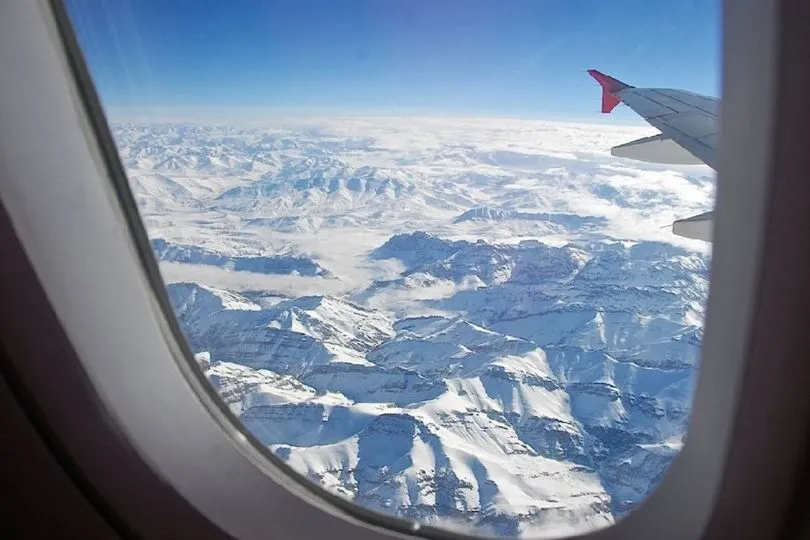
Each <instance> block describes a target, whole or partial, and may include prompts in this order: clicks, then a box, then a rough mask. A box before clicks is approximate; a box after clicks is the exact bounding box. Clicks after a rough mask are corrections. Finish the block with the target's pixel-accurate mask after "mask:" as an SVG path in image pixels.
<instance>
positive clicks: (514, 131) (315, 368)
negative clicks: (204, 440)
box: [114, 118, 714, 536]
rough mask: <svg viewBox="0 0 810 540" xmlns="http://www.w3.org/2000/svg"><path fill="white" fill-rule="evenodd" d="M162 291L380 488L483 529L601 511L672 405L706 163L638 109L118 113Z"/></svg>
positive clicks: (275, 401) (645, 463) (693, 310)
mask: <svg viewBox="0 0 810 540" xmlns="http://www.w3.org/2000/svg"><path fill="white" fill-rule="evenodd" d="M114 134H115V136H116V139H117V141H118V144H119V148H120V153H121V156H122V159H123V162H124V163H125V164H126V166H127V167H128V169H129V176H130V185H131V187H132V190H133V192H134V194H135V197H136V200H137V202H138V205H139V208H140V210H141V213H142V216H143V219H144V223H145V224H146V226H147V229H148V232H149V235H150V238H151V239H152V247H153V250H154V252H155V255H156V258H157V259H158V260H159V261H160V269H161V273H162V275H163V278H164V280H165V281H166V283H167V287H168V292H169V297H170V299H171V301H172V305H173V306H174V309H175V312H176V314H177V317H178V319H179V321H180V323H181V327H182V329H183V331H184V333H185V335H186V338H187V340H188V341H189V344H190V346H191V348H192V350H193V351H194V352H195V353H197V354H196V355H195V358H196V360H197V362H198V363H199V365H200V366H201V368H202V369H203V370H204V371H205V373H206V376H207V377H208V380H209V381H210V382H211V384H212V385H213V386H214V388H215V389H216V390H217V391H218V392H219V394H220V395H221V396H222V398H223V400H224V401H225V403H226V404H227V405H228V407H229V408H230V409H231V411H232V412H233V413H234V414H235V415H237V416H238V417H239V418H240V420H241V421H242V422H243V423H244V424H245V425H246V426H247V427H248V429H250V430H251V432H253V433H254V434H255V435H256V436H257V438H258V439H259V440H260V441H261V442H262V443H264V444H266V445H268V447H269V448H270V449H271V450H272V451H273V452H274V453H275V454H276V455H277V456H278V457H280V458H281V459H283V460H285V461H286V462H287V463H288V464H290V465H291V466H292V467H293V469H295V470H296V471H298V472H300V473H301V474H303V475H305V476H306V477H307V478H309V479H310V480H312V481H313V482H315V483H317V484H319V485H321V486H322V487H324V488H325V489H328V490H330V491H332V492H334V493H337V494H339V495H341V496H343V497H346V498H348V499H350V500H352V501H355V502H357V503H358V504H361V505H365V506H368V507H370V508H372V509H374V510H377V511H380V512H384V513H388V514H392V515H396V516H400V517H404V518H407V519H409V520H418V521H420V522H423V523H431V524H434V525H441V526H444V527H448V528H451V529H454V530H460V531H467V532H469V531H470V530H471V529H473V530H475V532H477V533H479V534H493V535H500V536H538V535H540V536H553V535H561V534H574V533H577V532H583V531H585V530H590V529H593V528H597V527H603V526H607V525H609V524H611V523H613V521H614V520H615V519H616V518H618V517H621V516H623V515H625V514H626V513H627V512H629V511H632V509H633V508H635V507H636V506H637V505H638V504H639V503H640V502H641V501H643V500H644V498H645V497H646V496H647V495H649V493H650V492H651V490H653V489H654V488H655V486H656V485H657V484H658V482H659V481H660V479H661V478H662V476H663V474H664V473H665V472H666V470H667V468H668V466H669V464H670V463H671V461H672V459H673V458H674V456H675V455H677V452H678V451H679V449H680V447H681V445H682V442H683V440H684V437H685V435H686V429H687V425H688V419H689V413H690V410H691V397H692V392H693V389H694V384H695V376H696V370H697V366H698V365H699V352H700V345H701V342H702V335H703V330H702V325H703V313H704V303H705V299H706V296H707V293H708V285H709V283H708V275H709V264H710V254H709V248H708V246H707V245H706V244H703V243H700V242H697V241H693V240H688V239H682V238H678V237H674V236H673V235H672V234H671V232H669V230H667V229H666V228H662V227H664V226H668V225H669V224H670V223H671V222H672V221H673V220H674V219H678V218H683V217H687V216H690V215H694V214H698V213H701V212H703V211H706V210H708V209H709V208H710V207H711V206H712V197H713V190H714V184H713V178H712V174H711V171H710V170H709V169H708V168H706V167H702V166H701V167H697V166H688V167H687V166H684V167H673V166H661V165H653V164H645V163H636V162H631V161H627V160H623V159H620V158H615V157H613V156H610V154H609V148H610V147H611V146H614V145H616V144H620V143H623V142H627V141H629V140H633V139H637V138H639V137H642V136H644V135H648V134H649V130H647V129H646V128H635V127H632V128H628V127H621V126H606V125H601V126H589V125H583V124H564V123H548V122H527V121H519V120H514V119H465V118H452V119H451V118H322V119H318V118H309V119H306V120H301V119H278V120H275V121H273V122H272V123H267V124H265V125H260V124H258V123H257V124H254V125H250V126H247V125H245V126H235V125H234V126H227V125H219V126H205V125H194V124H172V123H142V124H138V123H129V124H119V125H116V126H115V127H114Z"/></svg>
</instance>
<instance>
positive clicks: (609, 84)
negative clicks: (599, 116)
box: [588, 69, 633, 113]
mask: <svg viewBox="0 0 810 540" xmlns="http://www.w3.org/2000/svg"><path fill="white" fill-rule="evenodd" d="M588 74H589V75H590V76H591V77H593V78H594V79H596V82H598V83H599V86H601V87H602V112H603V113H609V112H610V111H612V110H613V109H615V108H616V105H618V104H619V103H620V102H621V100H620V99H619V98H617V97H616V96H615V94H616V93H617V92H621V91H622V90H625V89H627V88H633V87H632V86H630V85H629V84H625V83H623V82H622V81H620V80H618V79H614V78H613V77H611V76H610V75H605V74H604V73H602V72H601V71H597V70H595V69H589V70H588Z"/></svg>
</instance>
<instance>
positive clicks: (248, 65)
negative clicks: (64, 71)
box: [67, 0, 720, 120]
mask: <svg viewBox="0 0 810 540" xmlns="http://www.w3.org/2000/svg"><path fill="white" fill-rule="evenodd" d="M67 3H68V8H69V11H70V14H71V17H72V20H73V23H74V26H75V27H76V31H77V34H78V36H79V41H80V42H81V44H82V46H83V49H84V51H85V55H86V57H87V61H88V63H89V65H90V69H91V72H92V74H93V76H94V79H95V82H96V85H97V87H98V89H99V93H100V95H101V97H102V101H103V102H104V104H105V106H106V107H107V108H108V109H109V110H112V111H116V110H128V109H135V110H142V111H147V110H161V111H174V110H177V111H197V112H204V111H206V110H220V111H227V110H234V111H236V110H257V111H258V110H277V111H287V112H300V113H303V114H305V113H307V112H319V113H320V112H323V111H331V112H335V113H337V114H355V113H357V114H363V113H381V114H402V113H420V114H436V115H442V114H453V115H487V116H497V115H506V116H519V117H527V118H568V119H583V120H584V119H594V118H598V116H599V115H598V109H599V91H598V87H597V86H596V83H595V82H594V81H592V80H591V79H590V78H589V77H588V76H587V74H586V73H585V70H586V69H588V68H597V69H600V70H602V71H605V72H607V73H610V74H612V75H614V76H615V77H617V78H619V79H622V80H624V81H626V82H628V83H630V84H634V85H636V86H658V87H674V88H686V89H689V90H693V91H695V92H699V93H704V94H711V95H717V94H718V91H719V68H720V5H719V4H720V3H719V0H668V1H655V0H606V1H602V0H525V1H517V0H487V1H484V0H331V1H326V0H322V1H315V0H288V1H287V0H285V1H280V0H275V1H257V0H237V1H233V2H231V1H225V0H184V1H177V0H160V1H156V0H131V1H126V0H68V2H67ZM619 115H620V116H626V115H627V113H626V112H620V113H619ZM627 117H628V118H630V116H629V115H627Z"/></svg>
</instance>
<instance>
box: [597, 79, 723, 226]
mask: <svg viewBox="0 0 810 540" xmlns="http://www.w3.org/2000/svg"><path fill="white" fill-rule="evenodd" d="M588 73H589V74H590V75H591V77H593V78H594V79H596V81H597V82H598V83H599V85H600V86H601V87H602V112H603V113H609V112H611V111H612V110H613V109H614V108H615V107H616V106H617V105H618V104H619V103H624V104H625V105H627V106H628V107H630V108H631V109H633V110H634V111H635V112H636V113H638V114H639V115H640V116H641V117H642V118H644V120H646V121H647V123H649V124H650V125H652V126H653V127H656V128H658V130H659V131H661V133H660V134H658V135H654V136H652V137H645V138H643V139H639V140H637V141H632V142H629V143H626V144H622V145H619V146H616V147H614V148H612V149H611V151H610V153H611V154H612V155H614V156H617V157H626V158H631V159H637V160H640V161H648V162H652V163H669V164H675V165H690V164H699V163H705V164H706V165H708V166H709V167H711V168H713V169H715V170H716V167H715V163H716V162H715V158H716V148H717V131H718V122H717V115H718V112H719V109H720V100H719V99H717V98H713V97H708V96H702V95H700V94H695V93H693V92H687V91H685V90H673V89H669V88H636V87H634V86H630V85H629V84H625V83H623V82H621V81H619V80H617V79H614V78H613V77H611V76H610V75H605V74H604V73H601V72H599V71H597V70H595V69H589V70H588ZM672 232H673V233H674V234H677V235H679V236H684V237H687V238H697V239H699V240H705V241H707V242H708V241H711V235H712V212H707V213H705V214H700V215H698V216H693V217H690V218H686V219H681V220H678V221H676V222H675V223H673V224H672Z"/></svg>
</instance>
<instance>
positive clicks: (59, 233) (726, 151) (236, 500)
mask: <svg viewBox="0 0 810 540" xmlns="http://www.w3.org/2000/svg"><path fill="white" fill-rule="evenodd" d="M791 6H793V7H791ZM791 9H794V10H801V9H804V8H802V7H801V0H782V1H778V0H726V1H725V2H724V16H723V24H724V32H723V35H724V37H723V57H724V60H725V61H724V65H723V102H722V106H721V122H722V133H721V137H720V142H719V154H718V155H719V164H720V165H719V174H718V181H717V206H716V213H715V219H716V221H715V230H714V234H715V238H716V241H715V243H714V254H713V260H712V269H711V278H712V280H711V290H710V294H709V305H708V313H707V318H706V332H705V339H704V344H703V350H702V358H703V360H702V362H701V369H700V374H699V377H698V384H697V389H696V393H695V401H694V407H693V414H692V420H691V422H690V426H689V434H688V437H687V441H686V443H685V445H684V447H683V450H682V451H681V453H680V455H679V456H678V458H676V460H675V461H674V463H673V465H672V467H671V469H670V471H669V472H668V474H667V475H666V476H665V478H664V479H663V481H662V482H661V485H660V486H659V487H658V488H657V489H656V490H655V491H654V492H653V493H652V495H651V496H650V497H649V499H648V500H647V501H645V502H644V503H643V504H642V505H641V506H640V507H639V508H638V509H637V510H636V511H634V512H632V513H631V514H630V515H629V516H628V517H626V518H625V519H623V520H620V521H619V522H618V523H617V524H616V525H614V526H612V527H609V528H606V529H602V530H598V531H594V532H591V533H587V534H584V535H582V536H581V538H592V539H596V540H613V539H619V538H623V539H626V538H652V537H655V538H662V539H668V538H673V539H675V538H677V539H697V538H700V537H703V536H704V534H706V532H707V531H713V530H714V531H717V532H718V534H720V533H722V532H724V531H726V532H728V531H730V530H734V529H735V528H736V527H740V526H741V524H744V523H750V522H751V520H753V519H756V518H757V517H760V518H763V519H765V521H768V518H767V516H766V515H765V514H763V512H764V511H765V510H767V509H768V508H771V509H773V505H774V504H778V503H779V502H780V501H781V500H782V499H779V497H778V496H777V495H774V496H773V498H772V500H771V501H765V502H763V501H762V500H761V497H762V493H774V494H775V493H776V490H777V489H778V488H780V487H781V488H786V491H789V489H788V488H790V487H791V486H792V484H791V483H790V482H791V481H793V482H795V481H796V480H791V477H790V475H789V474H786V473H782V474H776V475H771V476H773V478H770V479H767V478H764V475H763V474H759V475H757V474H751V471H750V469H749V470H748V474H742V472H743V471H745V469H744V467H743V466H748V467H750V466H751V464H752V463H753V464H756V463H759V462H761V460H762V459H764V457H765V456H772V457H773V456H782V458H783V459H784V463H782V464H781V465H779V466H777V468H779V467H785V468H788V467H789V466H791V465H795V464H796V462H797V460H798V459H799V456H800V455H801V454H800V451H801V450H802V449H803V448H804V442H805V441H804V438H803V437H804V435H805V434H804V432H803V431H802V430H796V433H789V432H782V431H780V432H778V433H775V434H773V436H772V437H771V438H770V439H767V440H760V441H759V443H758V445H751V444H745V443H744V442H742V443H737V444H735V445H732V441H733V440H734V437H738V436H740V435H739V434H740V433H746V429H747V430H748V431H749V432H752V433H760V434H762V433H763V429H765V428H766V427H767V426H763V424H762V422H763V421H766V420H767V418H763V417H761V415H755V416H756V418H755V420H756V422H757V423H756V424H752V423H751V419H750V418H747V417H745V416H743V415H742V413H743V412H744V411H745V412H746V413H750V410H749V409H750V404H751V403H753V402H756V401H757V399H762V397H763V396H762V394H761V388H760V387H761V383H762V379H761V377H765V378H766V379H767V378H768V377H771V379H769V380H767V381H766V382H767V383H768V385H767V390H768V392H769V393H768V394H767V396H765V397H766V398H767V399H768V400H769V410H768V412H769V413H772V414H776V415H777V416H778V418H780V419H781V418H784V417H786V416H785V415H795V418H797V419H800V420H802V419H803V420H807V419H810V408H809V407H808V406H807V405H803V406H802V404H801V403H800V402H799V401H797V398H800V397H803V396H802V388H800V387H799V385H800V384H802V385H803V384H805V383H806V382H807V381H808V377H807V371H808V369H807V368H804V369H803V370H802V369H801V368H800V369H799V373H797V372H796V371H793V372H787V373H785V369H781V370H780V369H776V370H770V371H768V370H765V369H764V367H763V366H767V364H768V362H770V361H771V360H769V358H768V357H767V356H768V355H767V353H766V352H764V351H762V350H758V349H757V348H756V347H755V346H754V345H756V342H755V339H757V337H758V336H759V337H761V336H760V333H759V332H760V330H759V328H760V327H759V326H757V325H762V324H773V322H774V320H775V319H770V320H762V317H761V316H758V313H761V312H760V309H761V307H762V306H763V305H764V304H767V302H768V297H767V296H763V294H764V291H765V289H764V284H766V283H768V279H773V277H772V275H773V274H767V273H766V272H764V271H763V270H764V269H767V265H765V266H763V263H762V260H761V255H762V253H764V252H765V251H764V249H765V245H764V242H763V239H764V238H765V237H766V236H767V237H768V239H769V240H770V241H774V240H775V239H774V238H773V237H772V231H773V230H774V227H776V230H777V231H780V229H779V228H778V227H777V225H779V223H780V222H779V221H778V219H777V218H776V217H775V216H777V217H778V218H780V219H783V220H784V219H789V218H791V217H793V218H794V222H795V219H800V218H796V216H793V215H792V214H782V215H780V213H781V212H782V207H781V206H780V207H778V208H780V212H774V211H773V205H774V204H775V203H776V201H777V199H776V198H775V196H774V195H773V189H774V188H775V187H776V186H779V185H781V186H782V188H783V195H782V196H783V197H784V190H785V189H787V188H785V187H784V186H785V183H786V182H787V180H786V178H791V176H790V174H789V173H790V171H788V173H785V171H782V173H781V175H780V176H776V171H777V169H774V167H775V165H774V161H773V160H774V155H775V154H774V152H775V150H776V149H775V148H774V146H773V143H774V142H775V141H779V142H784V135H779V134H780V131H779V129H780V128H781V126H783V125H784V124H785V122H786V121H787V116H789V115H788V114H787V113H786V112H785V110H784V109H785V107H789V105H790V103H789V102H786V101H785V99H784V95H783V93H780V92H781V89H782V87H777V86H776V83H777V82H779V83H781V84H782V85H784V84H786V82H787V80H786V79H788V78H789V76H790V75H791V72H790V71H789V70H787V69H786V68H785V64H784V63H782V62H784V61H785V60H784V58H783V56H780V53H781V52H782V50H783V49H782V46H783V43H784V42H785V40H786V39H788V38H791V39H801V38H800V37H796V34H800V33H801V31H802V30H803V29H801V28H798V29H797V28H796V27H795V25H796V23H795V22H794V27H793V28H792V33H791V32H787V31H786V29H789V28H790V26H789V23H790V21H791V17H794V20H795V17H796V16H795V14H792V12H791ZM752 36H756V39H753V38H752ZM804 39H805V42H806V41H807V40H808V38H804ZM805 47H806V45H805ZM798 65H800V64H797V66H798ZM0 72H2V73H3V74H4V77H3V79H2V81H0V89H2V91H0V118H2V119H3V121H2V122H0V175H2V176H0V199H1V200H2V209H3V212H2V213H3V214H5V215H4V216H1V217H3V218H6V219H3V220H0V221H4V222H6V221H7V223H6V224H5V225H4V227H5V228H4V229H3V231H4V232H3V234H4V236H3V239H4V240H7V241H8V242H10V243H14V242H18V243H19V247H20V251H19V252H17V254H16V256H14V257H6V256H5V255H4V257H3V261H4V263H3V266H4V268H3V274H2V278H3V279H2V280H0V281H2V283H0V294H2V295H3V297H4V298H8V299H9V301H8V302H6V303H5V304H4V305H3V306H2V307H0V310H2V315H3V320H4V321H8V322H9V324H8V325H7V327H6V328H4V329H3V330H2V333H1V334H0V343H2V346H3V348H4V350H6V351H7V352H9V357H10V362H9V363H8V364H7V365H5V366H3V374H4V376H5V377H6V378H7V379H8V380H10V381H12V383H13V387H14V389H15V395H17V396H18V397H20V399H21V401H23V402H25V403H26V404H27V410H28V413H29V415H31V416H32V417H33V418H34V419H35V421H36V422H37V423H38V425H39V426H40V430H41V431H42V432H44V433H47V434H49V437H50V438H51V440H52V448H53V451H55V452H57V453H59V454H60V455H61V456H62V461H63V463H65V466H66V467H69V468H71V471H72V476H73V478H74V480H75V481H76V482H77V483H78V484H80V485H81V486H83V490H84V491H85V492H86V493H90V494H92V500H94V501H95V504H96V505H97V506H98V507H99V508H103V510H104V512H105V514H107V515H108V516H112V517H110V519H111V520H112V521H113V522H114V523H115V524H116V526H117V527H118V528H119V530H121V529H124V530H128V531H132V532H134V533H135V534H136V535H138V536H142V537H145V538H151V537H161V536H164V535H166V534H167V532H171V531H174V532H175V534H177V533H178V532H179V533H181V534H182V533H188V530H189V529H190V528H191V529H194V530H195V531H196V532H195V535H196V536H198V537H200V538H217V537H222V536H224V535H226V534H227V535H230V536H232V537H235V538H239V539H253V538H266V537H268V536H273V537H276V536H277V537H279V538H302V539H305V538H323V537H326V536H335V537H338V538H343V537H349V538H357V539H359V540H366V539H367V540H372V539H380V538H395V537H405V536H408V535H416V536H425V537H433V538H465V536H463V535H459V534H456V533H453V532H449V531H446V530H443V529H437V528H434V527H430V526H424V525H423V526H421V527H419V528H418V529H415V528H413V527H412V526H411V525H410V524H409V523H408V522H405V521H403V520H399V519H396V518H392V517H388V516H383V515H379V514H376V513H374V512H372V511H370V510H367V509H365V508H362V507H359V506H355V505H353V504H352V503H350V502H348V501H346V500H344V499H341V498H339V497H337V496H334V495H331V494H329V493H327V492H325V491H324V490H321V489H320V488H318V487H315V486H314V485H311V484H308V483H307V482H304V481H301V480H300V478H296V477H294V476H293V475H294V473H290V472H289V469H288V468H287V467H286V465H284V464H282V463H281V462H280V460H278V459H276V458H274V457H273V456H272V455H271V454H270V453H269V451H267V450H266V449H264V448H261V447H260V446H259V445H257V444H255V443H256V442H257V441H255V440H254V439H253V438H252V436H251V435H250V433H248V432H247V431H246V430H245V429H244V428H242V427H241V426H240V425H238V423H237V422H235V419H234V417H233V415H232V414H231V413H230V412H229V411H228V410H227V409H226V408H225V407H224V406H223V404H222V402H221V401H220V400H219V399H218V398H217V397H216V395H215V394H214V391H213V390H212V389H211V387H210V386H209V385H208V384H207V382H206V381H205V380H204V377H203V376H202V374H201V372H200V371H199V369H198V368H197V367H196V364H194V362H193V361H191V360H190V351H189V350H188V347H187V345H186V343H185V341H184V340H183V339H182V334H181V332H180V328H179V326H178V323H177V321H176V320H175V318H174V316H173V315H172V311H171V306H170V305H169V303H168V298H167V295H166V292H165V289H164V288H163V283H162V281H161V280H160V276H159V272H158V270H157V265H156V263H155V261H154V260H153V257H152V254H151V248H150V247H149V242H148V238H147V236H146V233H145V231H144V228H143V226H142V224H141V221H140V217H139V216H138V213H137V207H136V205H135V203H134V199H133V197H132V194H131V193H130V192H129V187H128V183H127V179H126V177H125V173H124V170H123V168H122V166H121V164H120V162H119V160H118V156H117V154H116V150H115V145H114V143H113V140H112V137H111V135H110V133H109V129H108V127H107V124H106V120H105V118H104V116H103V112H102V109H101V106H100V104H99V101H98V98H97V96H96V95H95V91H94V89H93V87H92V84H91V82H90V77H89V75H88V73H87V70H86V67H85V66H84V64H83V61H82V58H81V54H80V51H79V50H78V46H77V44H76V41H75V38H74V37H73V34H72V31H71V29H70V27H69V24H68V20H67V17H66V13H65V10H64V8H63V6H61V4H60V3H59V2H58V1H57V0H54V1H53V2H47V1H45V0H40V1H39V2H25V1H10V2H4V3H0ZM794 75H796V74H794ZM797 76H798V75H797ZM583 84H587V82H583ZM754 103H756V104H757V105H758V106H757V107H753V106H752V104H754ZM780 183H781V184H780ZM788 187H789V186H788ZM805 195H806V194H805ZM778 200H779V201H782V199H778ZM788 200H789V199H788ZM798 200H799V199H797V201H798ZM801 200H806V198H805V199H801ZM796 204H798V202H797V203H796ZM769 205H770V209H771V211H770V212H768V211H767V210H768V208H769ZM8 226H10V227H11V228H9V227H8ZM12 229H13V230H12ZM781 230H784V229H781ZM133 239H134V240H133ZM8 245H11V244H8ZM13 252H14V248H13V246H12V247H9V248H6V247H3V253H4V254H13ZM767 252H768V253H769V254H771V253H772V252H773V250H772V249H770V250H768V251H767ZM23 254H24V255H23ZM803 260H804V259H802V261H803ZM7 261H10V262H7ZM771 271H776V272H782V275H794V276H795V274H796V272H797V271H798V270H797V269H793V271H792V272H791V271H790V270H789V269H788V271H787V272H786V273H785V269H784V268H779V269H776V270H771ZM23 278H24V279H25V280H27V281H26V283H28V284H29V285H30V287H31V289H21V288H20V287H15V283H21V282H23ZM15 280H16V281H15ZM34 288H36V289H38V291H39V292H38V293H37V294H34V295H32V294H30V291H31V290H33V289H34ZM790 292H791V290H790V289H789V290H788V291H783V290H777V291H776V292H775V293H774V292H773V291H771V292H770V293H769V294H771V295H773V294H776V295H779V294H789V293H790ZM24 293H26V294H24ZM774 298H776V297H771V299H770V302H771V303H773V302H774V301H775V300H774ZM780 298H781V297H780ZM774 317H776V318H778V314H777V315H774ZM37 324H40V325H44V327H46V328H48V329H49V334H48V339H42V337H41V336H38V335H36V334H35V333H33V332H32V325H37ZM4 326H5V325H4ZM54 362H58V364H59V365H58V366H54ZM746 372H748V373H749V375H748V376H746ZM750 373H756V374H757V375H758V377H759V379H758V380H752V377H751V376H750ZM777 383H778V384H777ZM758 392H759V394H758ZM738 403H742V404H749V408H748V409H738ZM88 418H92V419H93V423H92V424H90V423H89V422H87V419H88ZM746 422H748V423H746ZM85 423H87V424H88V425H85ZM178 426H182V432H181V433H182V436H178V432H179V430H178ZM757 429H759V431H757ZM752 430H753V431H752ZM764 432H765V433H767V429H765V431H764ZM791 443H794V444H791ZM741 445H742V446H741ZM100 449H105V451H106V452H108V454H107V455H105V456H101V455H100V454H102V452H100ZM729 457H730V458H733V459H728V458H729ZM213 463H216V466H211V465H210V464H213ZM734 466H737V467H738V468H737V469H736V473H738V474H739V476H735V477H734V478H733V479H732V476H731V475H732V473H734V472H735V469H734V468H733V467H734ZM122 471H124V473H123V475H124V477H125V480H126V481H123V482H122V481H121V480H122V479H121V474H122ZM223 471H227V473H223ZM136 475H137V477H136ZM729 486H732V487H733V490H734V492H736V493H737V494H738V497H739V496H741V495H740V494H742V493H745V492H746V491H748V490H756V491H749V497H748V499H746V500H745V501H741V502H740V503H739V504H741V505H743V506H742V507H745V508H747V509H748V510H749V512H748V513H747V514H746V515H744V516H743V517H741V516H739V515H736V512H735V509H738V508H740V507H741V506H734V505H733V504H731V503H725V504H726V506H725V507H724V506H717V505H716V504H715V503H716V501H717V500H718V498H719V499H720V500H730V499H726V498H725V497H727V496H729V494H730V493H731V492H729V491H728V490H729V489H732V488H730V487H729ZM752 499H756V501H757V503H761V504H759V505H758V506H757V505H754V504H752V503H751V502H750V501H751V500H752ZM144 501H154V504H144ZM746 501H748V502H746ZM729 505H730V506H729ZM181 518H182V519H181ZM724 520H725V521H724ZM773 520H774V518H770V522H769V523H770V524H771V525H772V526H774V527H776V526H778V524H777V523H775V522H773ZM743 530H744V529H743ZM774 530H775V529H774ZM183 535H184V536H190V535H188V534H183Z"/></svg>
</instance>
